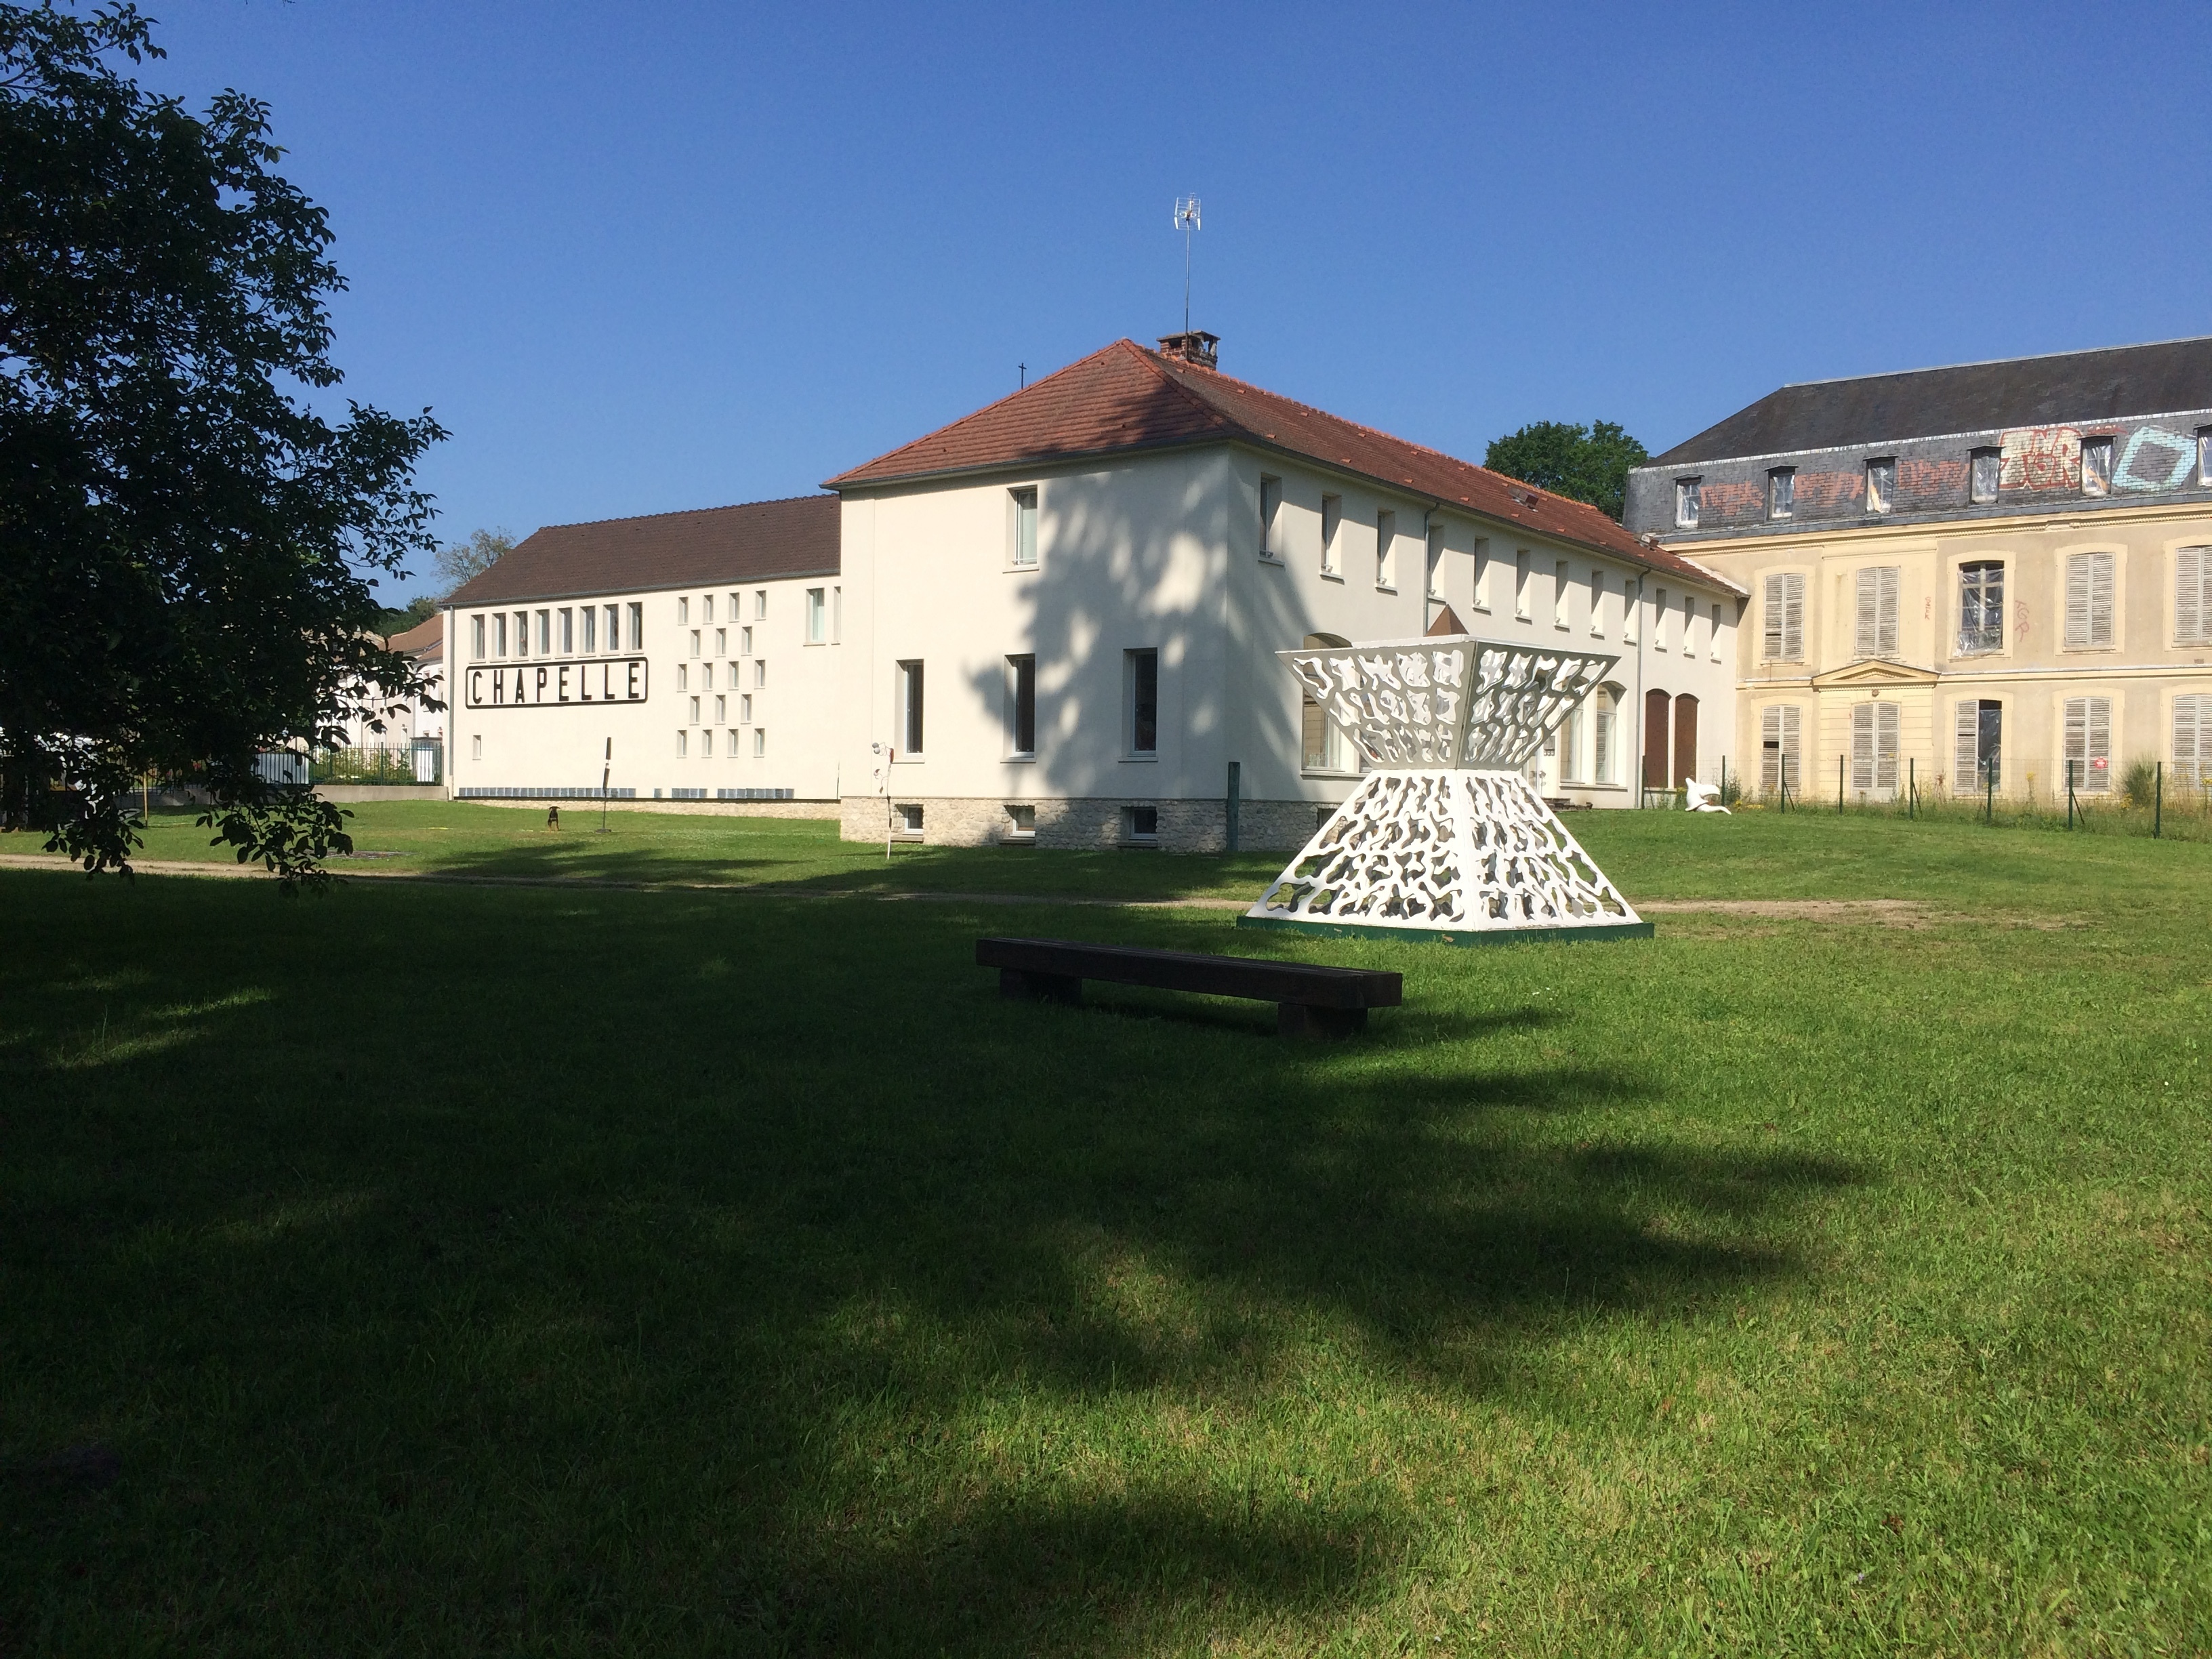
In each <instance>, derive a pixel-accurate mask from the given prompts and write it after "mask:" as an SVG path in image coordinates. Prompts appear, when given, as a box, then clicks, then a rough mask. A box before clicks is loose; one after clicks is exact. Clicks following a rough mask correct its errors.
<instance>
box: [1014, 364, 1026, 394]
mask: <svg viewBox="0 0 2212 1659" xmlns="http://www.w3.org/2000/svg"><path fill="white" fill-rule="evenodd" d="M1014 367H1015V368H1018V369H1020V370H1021V372H1022V384H1021V386H1018V387H1017V388H1016V390H1018V391H1019V390H1024V389H1026V388H1027V387H1028V386H1029V383H1030V366H1029V365H1028V364H1027V363H1017V364H1015V365H1014Z"/></svg>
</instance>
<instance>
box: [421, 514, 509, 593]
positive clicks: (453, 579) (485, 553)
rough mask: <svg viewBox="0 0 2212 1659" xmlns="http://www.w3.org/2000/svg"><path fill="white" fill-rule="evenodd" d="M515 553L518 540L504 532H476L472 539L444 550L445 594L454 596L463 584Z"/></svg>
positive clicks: (441, 569)
mask: <svg viewBox="0 0 2212 1659" xmlns="http://www.w3.org/2000/svg"><path fill="white" fill-rule="evenodd" d="M513 551H514V538H513V536H511V535H509V534H508V533H507V532H506V531H504V530H477V531H473V532H471V533H470V536H469V538H468V540H466V541H465V542H453V543H451V544H448V545H447V546H445V547H441V548H440V549H439V550H438V561H437V562H438V574H439V575H440V576H441V577H443V578H444V579H445V583H446V586H445V592H447V593H450V592H453V590H454V589H455V588H457V587H459V586H460V585H461V584H462V583H463V582H465V581H468V580H471V579H472V578H474V577H477V576H481V575H482V574H483V573H484V572H485V571H487V570H489V569H490V568H492V566H494V565H495V564H497V563H498V562H500V561H501V559H503V558H505V557H506V556H507V555H508V554H510V553H512V552H513ZM441 597H443V595H441Z"/></svg>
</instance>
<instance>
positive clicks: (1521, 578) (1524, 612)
mask: <svg viewBox="0 0 2212 1659" xmlns="http://www.w3.org/2000/svg"><path fill="white" fill-rule="evenodd" d="M1513 614H1514V616H1515V617H1518V618H1519V619H1520V620H1521V621H1522V622H1527V621H1528V549H1527V548H1525V547H1524V548H1522V550H1520V551H1519V552H1517V553H1516V554H1515V555H1514V556H1513Z"/></svg>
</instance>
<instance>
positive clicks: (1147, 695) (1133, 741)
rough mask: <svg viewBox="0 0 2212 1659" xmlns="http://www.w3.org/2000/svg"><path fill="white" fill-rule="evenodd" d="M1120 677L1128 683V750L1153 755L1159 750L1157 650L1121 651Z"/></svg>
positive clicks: (1158, 667) (1158, 660) (1158, 672)
mask: <svg viewBox="0 0 2212 1659" xmlns="http://www.w3.org/2000/svg"><path fill="white" fill-rule="evenodd" d="M1121 654H1122V664H1123V667H1122V678H1124V679H1125V680H1126V681H1127V684H1128V692H1127V711H1128V712H1127V722H1128V726H1127V729H1128V734H1129V753H1131V754H1133V755H1157V754H1158V753H1159V750H1160V653H1158V651H1125V652H1123V653H1121Z"/></svg>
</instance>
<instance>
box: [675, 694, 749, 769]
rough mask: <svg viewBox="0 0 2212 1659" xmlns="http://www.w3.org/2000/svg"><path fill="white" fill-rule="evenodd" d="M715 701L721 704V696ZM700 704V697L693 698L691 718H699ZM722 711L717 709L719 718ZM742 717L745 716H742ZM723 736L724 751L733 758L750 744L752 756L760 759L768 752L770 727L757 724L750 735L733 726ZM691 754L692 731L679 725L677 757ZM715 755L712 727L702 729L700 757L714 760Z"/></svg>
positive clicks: (747, 700)
mask: <svg viewBox="0 0 2212 1659" xmlns="http://www.w3.org/2000/svg"><path fill="white" fill-rule="evenodd" d="M714 701H715V702H716V703H717V704H718V705H719V704H720V702H721V701H722V700H721V699H720V697H717V698H715V699H714ZM742 701H744V702H751V701H752V699H751V698H750V697H746V698H744V699H742ZM698 704H699V699H698V698H696V697H694V698H692V699H691V705H692V707H691V718H692V719H693V720H696V719H698V718H699V707H698ZM716 715H717V718H720V709H719V708H717V710H716ZM740 718H744V716H740ZM722 737H723V739H724V750H723V752H724V753H725V754H726V755H727V756H728V757H729V758H730V759H732V760H736V759H738V757H740V755H742V754H743V753H744V750H745V748H746V747H747V746H748V745H750V748H751V750H752V757H753V758H754V759H755V760H759V759H760V758H762V757H763V756H765V755H766V754H767V753H768V728H767V727H766V726H754V727H752V728H751V730H750V735H748V734H746V733H744V732H739V731H738V728H737V727H736V726H732V727H730V728H729V729H728V730H727V731H726V732H723V734H722ZM690 754H691V733H690V732H689V731H687V730H685V729H684V727H682V726H678V727H677V729H676V757H677V759H678V760H687V759H689V758H690ZM699 758H700V759H702V760H712V759H713V758H714V732H713V731H712V730H711V729H709V730H707V731H702V732H700V733H699Z"/></svg>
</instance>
